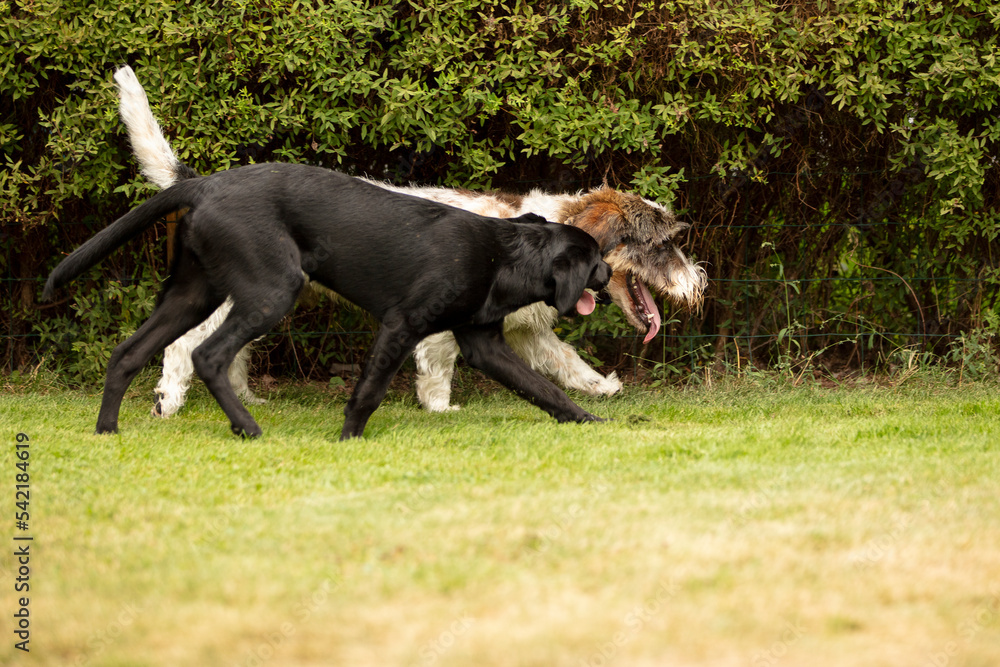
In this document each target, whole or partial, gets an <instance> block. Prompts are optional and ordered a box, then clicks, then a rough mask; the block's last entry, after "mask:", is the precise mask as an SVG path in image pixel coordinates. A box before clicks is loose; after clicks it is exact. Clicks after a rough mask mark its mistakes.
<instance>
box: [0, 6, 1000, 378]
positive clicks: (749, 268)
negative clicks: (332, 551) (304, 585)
mask: <svg viewBox="0 0 1000 667" xmlns="http://www.w3.org/2000/svg"><path fill="white" fill-rule="evenodd" d="M998 24H1000V8H998V6H997V5H995V4H994V3H991V2H974V1H961V0H956V1H954V2H948V3H944V2H937V3H913V2H903V1H891V2H873V1H866V0H856V1H853V2H806V1H804V0H799V1H793V2H782V3H775V2H761V1H759V0H758V1H754V2H750V1H731V2H715V1H712V0H701V1H696V0H690V1H684V0H679V1H676V2H635V1H629V2H625V1H624V0H603V1H592V0H570V1H569V2H536V3H527V2H490V1H488V0H487V1H477V0H451V1H449V0H443V1H436V0H431V1H429V2H419V3H418V2H371V3H353V2H321V1H316V2H290V1H281V0H279V1H274V2H264V1H257V0H245V1H237V2H211V3H208V2H186V3H168V2H158V1H132V0H124V1H120V2H114V3H112V2H106V1H104V0H98V1H96V2H95V1H94V0H64V1H62V2H58V3H55V2H49V3H45V2H22V3H16V4H14V3H10V2H3V3H0V42H2V47H0V152H2V160H3V163H4V164H3V170H2V171H0V218H2V224H3V230H2V235H0V262H3V264H2V269H3V271H2V275H3V280H4V282H3V285H4V287H3V293H2V295H0V297H2V298H3V300H4V308H3V315H2V318H3V319H2V327H3V328H2V332H0V333H2V336H3V345H4V350H3V352H4V356H3V358H2V359H0V364H3V365H5V366H7V367H9V368H20V367H23V366H25V365H28V364H36V363H38V361H39V360H40V359H41V358H42V357H43V356H44V357H45V358H46V359H47V360H48V361H50V362H52V363H55V364H57V367H59V368H63V369H65V370H67V371H71V372H72V373H73V374H74V375H76V376H77V377H78V378H79V379H88V378H92V377H93V375H94V372H92V371H87V370H86V368H88V367H89V366H92V365H93V364H92V363H91V361H88V359H90V360H93V359H99V358H100V355H102V354H106V352H107V350H109V349H110V348H111V347H112V346H113V345H114V343H115V342H116V341H118V340H120V336H121V333H120V330H121V329H122V328H123V326H124V328H125V329H128V328H129V327H130V325H124V324H123V322H131V319H130V318H134V317H135V316H136V315H137V314H141V313H142V312H145V311H144V310H143V309H144V308H148V305H149V298H148V293H149V292H150V290H152V289H153V287H154V283H155V281H156V280H157V279H158V278H157V276H158V275H162V273H163V272H164V270H165V268H164V266H163V255H164V250H163V243H162V242H161V241H160V240H157V239H156V238H153V237H152V236H151V237H150V238H148V239H146V243H144V244H141V245H139V244H137V245H136V246H134V247H133V249H132V250H131V251H129V252H126V253H122V254H121V255H120V256H116V257H115V258H112V259H111V260H108V261H106V262H105V263H104V265H103V266H102V267H101V269H100V271H95V272H94V273H93V274H92V275H91V277H90V278H91V282H87V281H79V282H77V283H76V284H75V285H74V286H73V287H72V288H71V289H70V290H69V291H68V292H64V295H65V294H69V295H71V296H69V297H68V298H67V299H66V300H65V301H63V302H57V303H56V304H55V305H52V306H48V307H45V308H42V309H40V308H39V305H38V303H37V296H38V293H39V291H40V282H39V280H40V279H41V278H42V277H44V276H45V275H46V274H47V272H48V271H49V269H51V267H52V266H53V265H54V263H55V262H56V261H57V260H58V259H59V257H60V256H61V255H62V254H64V253H66V252H68V251H69V250H71V249H72V248H73V247H75V246H76V245H77V244H78V243H79V242H80V241H81V240H83V239H84V238H86V237H88V236H90V235H91V234H93V233H94V231H95V230H97V229H99V228H101V227H102V226H104V225H105V224H107V222H108V221H109V220H112V219H114V218H115V217H116V216H118V215H120V214H122V213H123V212H124V211H125V210H127V209H128V208H129V207H130V206H131V205H133V204H135V203H136V202H137V201H139V200H141V199H142V198H144V197H146V196H148V194H149V193H150V192H151V191H152V189H151V188H150V187H149V186H147V185H146V184H144V182H143V181H142V179H141V178H140V177H139V176H138V175H137V172H136V168H135V164H134V162H133V161H132V159H131V157H130V153H129V149H128V146H127V142H126V140H125V137H124V133H123V130H122V127H121V124H120V122H119V119H118V115H117V106H116V101H117V98H116V89H115V87H114V85H113V80H112V73H113V71H114V69H115V68H116V67H117V66H119V65H121V64H125V63H127V64H130V65H131V66H132V67H133V68H134V69H135V70H136V73H137V74H138V76H139V78H140V81H142V83H143V84H144V85H145V86H146V89H147V92H148V93H149V95H150V98H151V101H152V103H153V105H154V110H155V113H156V114H157V116H158V117H159V118H160V119H161V121H162V122H163V125H164V127H165V130H166V132H167V134H168V135H169V138H170V140H171V142H172V144H173V146H174V148H175V150H177V152H178V153H179V155H180V156H181V157H182V159H184V160H185V161H187V162H188V163H190V164H191V165H192V166H194V167H195V168H196V169H198V170H201V171H206V172H207V171H214V170H217V169H221V168H226V167H229V166H233V165H236V164H243V163H247V162H250V161H258V162H259V161H264V160H281V161H295V162H308V163H313V164H321V165H326V166H330V167H335V168H339V169H342V170H345V171H347V172H350V173H358V174H361V173H363V174H367V175H371V176H374V177H378V178H385V179H388V180H395V181H412V182H418V183H433V184H444V185H458V186H464V187H472V188H487V187H499V188H504V189H511V190H520V191H523V190H527V189H530V188H532V187H541V188H548V189H559V190H567V189H568V190H576V189H581V188H587V187H591V186H594V185H597V184H599V183H600V182H601V181H602V179H605V178H607V179H608V181H609V182H610V183H611V184H612V185H615V186H617V187H620V188H626V189H630V190H633V191H636V192H639V193H641V194H643V195H644V196H647V197H651V198H656V199H658V200H660V201H663V202H665V203H669V204H671V205H672V206H674V207H675V208H676V209H677V210H679V211H680V212H681V213H682V215H683V216H684V217H685V218H686V219H688V220H689V221H691V222H693V223H694V225H695V226H694V227H693V229H692V233H691V237H690V241H689V246H688V250H689V251H690V252H691V254H692V255H694V256H695V257H696V258H697V259H699V260H701V261H705V262H707V263H708V269H709V274H710V277H711V278H712V285H713V287H712V292H711V295H710V299H709V302H708V303H707V307H706V308H705V310H704V311H703V312H702V313H700V314H697V315H689V314H678V315H677V318H676V322H674V323H673V324H671V325H670V326H668V327H666V329H667V330H666V332H665V333H664V334H663V335H662V336H661V340H659V341H658V342H657V343H656V344H654V346H653V347H655V348H657V350H656V352H655V354H654V353H653V352H652V351H651V350H646V352H645V355H646V356H647V357H651V358H653V360H654V361H656V362H659V363H660V365H661V367H669V368H677V369H678V370H681V371H684V372H686V371H688V370H691V369H694V368H696V367H697V366H699V365H703V364H705V363H708V362H711V361H714V362H716V363H720V362H729V363H732V362H733V361H734V360H735V359H737V358H738V359H740V363H741V364H742V360H744V359H746V358H748V357H753V358H754V362H755V363H757V364H765V363H781V362H782V360H784V361H787V360H788V359H790V358H792V357H797V358H801V357H803V356H808V355H813V354H815V353H816V352H817V351H819V350H825V351H827V353H828V355H834V356H835V354H836V353H839V354H841V355H842V356H843V357H844V359H843V361H845V363H846V362H851V363H856V362H857V360H859V359H864V358H865V357H864V356H863V355H865V354H868V355H869V356H868V358H869V359H871V358H874V357H873V356H872V355H873V354H875V355H878V356H880V357H881V358H886V357H887V356H889V355H890V354H891V353H892V352H893V351H900V350H916V351H920V352H927V351H937V352H939V353H942V354H947V353H949V352H954V350H955V349H956V348H955V345H956V344H958V343H961V344H962V345H964V344H965V342H966V341H967V340H969V338H968V337H969V336H976V340H983V338H982V336H981V334H982V333H983V332H988V331H992V330H996V329H997V328H998V318H997V313H998V311H1000V304H998V302H997V296H998V293H1000V289H998V288H1000V241H998V238H997V236H998V230H1000V223H998V213H997V192H998V187H997V186H998V179H997V170H996V167H995V164H994V160H995V157H996V156H997V152H998V151H997V147H998V140H1000V120H998V118H1000V114H998V113H997V106H998V101H1000V97H998V96H1000V58H998V50H1000V49H998ZM162 234H163V230H162V229H160V230H157V231H156V236H162ZM109 284H111V285H112V288H111V289H110V291H109V289H108V287H107V286H108V285H109ZM139 288H141V294H140V290H139ZM81 298H83V299H84V302H83V303H81V301H80V299H81ZM7 304H9V307H8V305H7ZM615 318H616V316H615V314H614V313H609V314H608V315H607V317H606V318H604V319H601V320H595V321H594V322H591V323H587V326H588V327H591V328H593V329H594V330H596V331H597V332H598V333H601V332H604V333H617V332H620V329H621V327H620V321H619V320H617V319H615ZM579 325H580V323H567V325H566V329H567V330H568V331H571V330H574V329H575V331H571V334H572V335H575V336H576V337H577V338H580V334H581V333H586V332H585V331H582V332H581V330H580V326H579ZM370 326H371V322H370V321H368V320H367V319H365V318H363V317H359V316H358V315H357V314H356V313H351V312H350V311H348V310H337V309H334V310H330V309H321V310H315V309H314V310H308V309H302V311H301V312H299V313H297V314H296V315H295V316H294V317H293V318H292V319H291V320H289V322H288V323H286V326H285V329H284V330H283V333H280V334H276V335H275V336H272V337H271V338H270V339H269V344H268V345H266V346H265V349H266V350H267V356H266V358H265V359H264V360H263V361H265V362H266V363H269V364H272V366H274V367H276V369H277V370H276V371H275V372H286V371H287V372H290V373H291V372H295V373H300V374H320V375H322V373H323V372H324V371H323V369H322V368H317V363H316V362H315V361H311V362H304V361H303V359H302V357H303V356H308V357H310V358H311V359H313V360H315V359H317V358H322V359H323V362H322V364H319V366H323V365H325V364H326V363H327V362H328V361H340V362H345V361H347V362H350V361H356V356H357V353H358V350H359V349H363V347H364V344H365V342H366V338H365V334H364V333H363V332H365V331H367V330H368V329H369V328H370ZM331 330H347V331H358V332H362V333H358V334H356V336H357V338H356V339H353V338H352V339H351V340H350V341H347V340H346V339H345V338H343V337H338V336H319V335H313V333H312V332H326V331H331ZM352 335H354V334H352ZM960 336H966V338H960ZM80 337H83V338H84V339H85V340H82V341H81V338H80ZM584 339H585V340H584V346H585V347H586V348H587V349H589V350H590V351H591V352H592V353H595V354H597V356H598V357H600V358H602V359H603V360H604V361H605V362H606V363H608V364H609V365H610V364H615V363H618V364H621V363H623V362H622V360H623V358H625V357H623V354H624V353H626V352H629V351H630V350H633V349H637V348H635V347H634V343H633V341H631V340H628V341H626V342H625V343H615V342H612V341H611V339H608V338H606V337H602V336H600V335H598V336H593V337H591V338H589V339H587V337H586V336H584ZM74 344H75V345H76V347H75V349H74ZM845 345H846V347H845ZM630 346H631V347H630ZM294 360H298V361H297V362H295V361H294ZM664 365H665V366H664Z"/></svg>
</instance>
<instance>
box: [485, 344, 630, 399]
mask: <svg viewBox="0 0 1000 667" xmlns="http://www.w3.org/2000/svg"><path fill="white" fill-rule="evenodd" d="M504 335H505V337H506V338H507V343H508V344H509V345H510V346H511V348H513V350H514V351H515V352H516V353H517V355H518V356H519V357H521V358H522V359H524V360H525V361H527V362H528V364H529V365H530V366H531V367H532V368H534V369H535V370H536V371H538V372H540V373H544V374H545V375H547V376H548V377H550V378H552V379H553V380H554V381H555V382H556V383H557V384H559V385H561V386H563V387H566V388H567V389H576V390H577V391H582V392H583V393H585V394H590V395H591V396H611V395H612V394H615V393H617V392H619V391H621V388H622V383H621V380H619V379H618V376H617V375H616V374H615V373H611V375H609V376H607V377H604V376H603V375H601V374H600V373H598V372H597V371H595V370H594V369H593V368H591V367H590V365H589V364H587V362H585V361H584V360H583V359H581V358H580V355H579V354H578V353H577V351H576V349H575V348H574V347H573V346H572V345H570V344H569V343H566V342H564V341H561V340H559V337H558V336H556V334H555V332H553V331H552V330H551V329H549V328H548V327H545V328H542V329H507V330H506V331H505V332H504Z"/></svg>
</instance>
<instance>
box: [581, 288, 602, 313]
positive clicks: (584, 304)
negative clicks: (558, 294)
mask: <svg viewBox="0 0 1000 667" xmlns="http://www.w3.org/2000/svg"><path fill="white" fill-rule="evenodd" d="M596 305H597V304H596V302H595V301H594V297H593V295H591V293H590V292H587V291H584V293H583V296H581V297H580V300H579V301H577V302H576V312H578V313H580V314H581V315H590V314H591V313H592V312H594V308H595V306H596Z"/></svg>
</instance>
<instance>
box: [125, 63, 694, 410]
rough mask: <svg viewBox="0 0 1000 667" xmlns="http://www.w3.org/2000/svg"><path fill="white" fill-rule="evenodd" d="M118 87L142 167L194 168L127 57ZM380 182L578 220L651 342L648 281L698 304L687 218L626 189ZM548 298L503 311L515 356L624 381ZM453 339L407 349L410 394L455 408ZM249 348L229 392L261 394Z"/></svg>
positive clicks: (162, 403)
mask: <svg viewBox="0 0 1000 667" xmlns="http://www.w3.org/2000/svg"><path fill="white" fill-rule="evenodd" d="M115 80H116V81H117V82H118V86H119V94H120V97H121V107H120V108H121V116H122V119H123V120H124V122H125V125H126V127H127V128H128V134H129V139H130V140H131V142H132V147H133V150H134V151H135V155H136V158H137V159H138V161H139V164H140V166H141V168H142V173H143V174H144V175H145V176H146V177H147V178H148V179H149V180H151V181H152V182H153V183H155V184H156V185H157V186H159V187H161V188H166V187H169V186H170V185H172V184H173V183H175V182H176V181H178V180H182V179H185V178H190V177H193V176H196V175H197V174H196V173H195V172H193V171H192V170H191V169H190V168H189V167H187V166H186V165H184V164H183V163H182V162H181V161H180V160H178V159H177V157H176V156H175V155H174V152H173V150H172V149H171V148H170V144H169V143H168V142H167V140H166V138H165V137H164V136H163V133H162V132H161V130H160V126H159V124H158V123H157V121H156V118H155V117H154V116H153V113H152V111H151V109H150V107H149V101H148V100H147V98H146V93H145V91H144V90H143V88H142V86H141V85H140V83H139V81H138V79H137V78H136V76H135V73H134V72H133V71H132V69H131V68H130V67H128V66H125V67H122V68H121V69H119V70H118V71H117V72H116V73H115ZM371 182H372V183H373V184H374V185H377V186H379V187H381V188H384V189H386V190H391V191H394V192H401V193H405V194H409V195H415V196H417V197H423V198H425V199H430V200H433V201H437V202H441V203H444V204H449V205H451V206H455V207H458V208H461V209H464V210H467V211H471V212H473V213H478V214H479V215H484V216H490V217H496V218H509V217H516V216H518V215H521V214H524V213H535V214H537V215H541V216H543V217H545V218H546V219H548V220H550V221H553V222H558V223H562V224H567V225H573V226H575V227H579V228H580V229H583V230H584V231H586V232H587V233H589V234H590V235H591V236H593V237H594V238H595V239H596V240H597V242H598V244H599V245H600V248H601V252H602V254H603V255H604V259H605V261H606V262H607V263H608V264H610V265H611V268H612V269H613V270H614V275H613V276H612V278H611V282H610V283H609V284H608V287H607V290H608V293H609V294H610V296H611V299H612V300H613V301H614V303H615V304H617V305H618V306H619V307H620V308H621V309H622V311H623V312H624V313H625V316H626V318H627V319H628V321H629V323H631V324H632V326H634V327H635V328H636V329H637V330H638V331H639V332H640V333H643V334H645V336H644V339H643V342H646V343H648V342H649V341H650V340H652V339H653V337H654V336H655V335H656V333H657V331H659V328H660V322H661V321H660V313H659V311H658V309H657V307H656V303H655V302H654V301H653V297H652V295H651V294H650V292H649V289H648V288H647V287H646V285H649V286H650V287H652V288H653V289H654V290H655V291H657V292H658V293H660V294H661V295H664V296H666V297H668V298H669V299H670V300H671V301H672V302H673V303H675V304H677V305H679V306H683V307H686V308H689V309H697V308H699V307H700V306H701V304H702V300H703V298H704V292H705V288H706V286H707V282H708V280H707V276H706V273H705V270H704V269H703V268H702V267H700V266H698V265H696V264H694V263H692V262H691V260H690V259H688V257H687V256H685V255H684V253H683V252H681V250H680V249H679V248H678V247H677V246H676V245H675V244H674V240H675V239H677V238H678V235H679V234H680V233H681V232H682V231H684V230H685V229H687V228H688V226H689V225H688V224H687V223H684V222H680V221H678V220H677V219H676V218H675V217H674V215H673V213H671V212H670V211H669V210H667V209H666V208H665V207H663V206H661V205H659V204H657V203H655V202H652V201H649V200H648V199H643V198H641V197H638V196H636V195H633V194H629V193H623V192H619V191H617V190H615V189H613V188H610V187H607V186H604V187H600V188H595V189H593V190H591V191H589V192H585V193H576V194H548V193H544V192H541V191H538V190H533V191H532V192H530V193H529V194H527V195H512V194H507V193H495V192H488V193H478V192H472V191H469V190H461V189H452V188H439V187H417V186H411V187H397V186H394V185H389V184H386V183H381V182H376V181H371ZM230 307H231V304H230V303H229V302H228V301H227V302H226V303H225V304H223V305H222V306H220V307H219V309H218V310H217V311H216V312H215V313H213V314H212V315H211V316H210V317H209V318H208V319H207V320H205V322H203V323H202V324H201V325H199V326H198V327H196V328H195V329H192V330H191V331H190V332H188V333H187V334H186V335H184V336H182V337H181V338H180V339H178V340H177V341H176V342H175V343H173V344H172V345H170V346H169V347H168V348H167V349H166V351H165V352H164V360H163V377H162V378H161V379H160V382H159V384H158V385H157V387H156V394H157V401H156V405H155V406H154V407H153V414H154V415H160V416H163V417H169V416H170V415H172V414H174V413H175V412H177V410H178V409H180V407H181V405H183V403H184V396H185V393H186V392H187V390H188V387H189V386H190V380H191V376H192V374H193V373H194V366H193V365H192V362H191V352H192V351H193V350H194V348H195V347H197V346H198V345H199V344H200V343H201V342H202V341H203V340H204V339H205V338H207V337H208V335H209V334H211V332H213V331H215V329H217V328H218V326H219V325H220V324H221V322H222V321H223V320H224V319H225V317H226V315H227V314H228V312H229V309H230ZM556 319H557V315H556V311H555V309H554V308H552V307H551V306H547V305H545V304H544V303H536V304H533V305H531V306H527V307H525V308H522V309H520V310H519V311H517V312H515V313H513V314H511V315H508V316H507V318H506V320H505V321H504V336H505V337H506V339H507V342H508V344H509V345H510V346H511V347H512V348H514V351H515V352H517V354H518V355H519V356H521V358H523V359H524V360H525V361H527V362H528V363H529V364H530V365H531V367H532V368H534V369H535V370H537V371H539V372H541V373H543V374H545V375H548V376H549V377H551V378H552V379H553V380H554V381H555V382H556V383H557V384H559V385H562V386H563V387H566V388H570V389H576V390H579V391H582V392H584V393H586V394H591V395H611V394H614V393H616V392H618V391H619V390H620V389H621V387H622V384H621V381H620V380H619V379H618V378H617V376H616V375H615V373H611V374H610V375H608V376H607V377H604V376H602V375H601V374H600V373H598V372H597V371H595V370H594V369H593V368H591V367H590V366H589V365H588V364H587V363H586V362H585V361H584V360H583V359H581V358H580V356H579V355H578V354H577V353H576V350H575V349H574V348H573V347H572V346H571V345H569V344H568V343H565V342H563V341H561V340H559V338H558V337H557V336H556V335H555V333H554V332H553V331H552V328H553V326H554V325H555V323H556ZM457 357H458V345H457V343H456V342H455V338H454V336H452V335H451V333H450V332H443V333H440V334H435V335H433V336H430V337H428V338H426V339H425V340H424V341H423V342H421V343H420V344H419V345H418V346H417V348H416V350H415V351H414V359H415V360H416V364H417V381H416V384H417V396H418V398H419V399H420V403H421V404H422V405H423V406H424V407H425V408H426V409H427V410H430V411H431V412H443V411H446V410H457V409H458V406H455V405H452V404H451V400H450V399H451V380H452V375H453V374H454V371H455V360H456V359H457ZM247 358H248V352H247V350H246V349H244V350H242V351H241V352H240V353H239V354H238V355H237V357H236V360H235V362H234V363H233V365H232V367H231V368H230V369H229V378H230V382H231V383H232V386H233V388H234V389H235V390H236V393H237V394H238V395H239V396H240V397H241V398H243V399H244V400H245V401H247V402H250V403H260V402H263V401H262V399H260V398H258V397H257V396H255V395H254V393H253V392H252V391H251V390H250V387H249V386H248V384H247Z"/></svg>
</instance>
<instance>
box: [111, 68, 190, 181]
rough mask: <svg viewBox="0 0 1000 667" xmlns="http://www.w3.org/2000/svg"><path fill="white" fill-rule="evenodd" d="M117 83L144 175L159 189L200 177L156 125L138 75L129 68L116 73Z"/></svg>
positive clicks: (136, 156)
mask: <svg viewBox="0 0 1000 667" xmlns="http://www.w3.org/2000/svg"><path fill="white" fill-rule="evenodd" d="M115 81H116V82H117V83H118V98H119V100H120V104H119V112H120V113H121V116H122V120H123V121H124V122H125V127H126V128H128V138H129V141H130V142H131V143H132V150H133V151H134V152H135V158H136V159H137V160H138V161H139V166H140V167H142V173H143V175H144V176H145V177H146V178H148V179H149V180H151V181H152V182H153V183H155V184H156V185H157V186H158V187H160V188H169V187H170V186H171V185H173V184H174V183H176V182H177V181H181V180H184V179H187V178H194V177H196V176H198V172H196V171H195V170H194V169H192V168H191V167H189V166H187V165H186V164H184V163H183V162H181V161H180V159H178V157H177V156H176V155H175V154H174V151H173V150H172V149H171V148H170V144H169V143H167V139H166V137H164V136H163V131H162V130H161V129H160V124H159V123H157V122H156V117H155V116H153V111H152V109H150V108H149V99H148V98H147V97H146V91H145V90H143V88H142V85H140V83H139V79H138V78H136V76H135V72H133V71H132V68H131V67H129V66H128V65H125V66H124V67H122V68H120V69H119V70H118V71H117V72H115Z"/></svg>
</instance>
